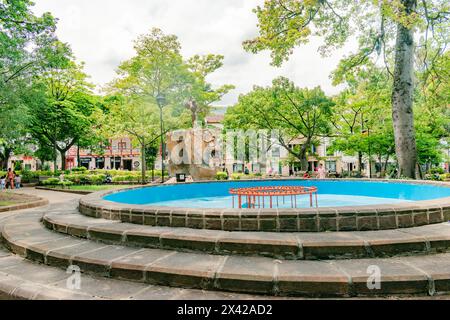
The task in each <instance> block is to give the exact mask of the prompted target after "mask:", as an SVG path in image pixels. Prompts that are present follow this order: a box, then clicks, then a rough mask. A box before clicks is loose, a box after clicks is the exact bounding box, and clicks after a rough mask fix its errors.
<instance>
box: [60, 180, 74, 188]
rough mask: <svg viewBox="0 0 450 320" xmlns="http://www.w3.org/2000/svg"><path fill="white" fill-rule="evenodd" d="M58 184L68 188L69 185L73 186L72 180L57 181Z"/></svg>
mask: <svg viewBox="0 0 450 320" xmlns="http://www.w3.org/2000/svg"><path fill="white" fill-rule="evenodd" d="M58 186H60V187H62V188H63V189H66V188H68V189H70V187H71V186H73V182H72V181H60V182H58Z"/></svg>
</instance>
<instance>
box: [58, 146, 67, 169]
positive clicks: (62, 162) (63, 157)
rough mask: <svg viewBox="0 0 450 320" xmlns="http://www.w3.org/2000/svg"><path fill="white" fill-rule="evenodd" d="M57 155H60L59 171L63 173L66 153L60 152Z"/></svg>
mask: <svg viewBox="0 0 450 320" xmlns="http://www.w3.org/2000/svg"><path fill="white" fill-rule="evenodd" d="M59 153H60V155H61V171H65V170H66V151H64V150H60V151H59Z"/></svg>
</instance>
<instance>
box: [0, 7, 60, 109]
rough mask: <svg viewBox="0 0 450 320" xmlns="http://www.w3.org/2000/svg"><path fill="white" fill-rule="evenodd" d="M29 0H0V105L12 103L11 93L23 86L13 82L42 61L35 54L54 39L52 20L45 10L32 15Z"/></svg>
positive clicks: (53, 22) (29, 72) (28, 73)
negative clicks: (41, 13) (42, 12)
mask: <svg viewBox="0 0 450 320" xmlns="http://www.w3.org/2000/svg"><path fill="white" fill-rule="evenodd" d="M32 4H33V3H32V2H31V1H29V0H10V1H1V2H0V39H1V41H0V53H1V54H0V108H2V107H5V106H6V105H8V104H9V105H13V104H14V102H16V101H11V99H12V98H13V97H14V94H17V93H20V92H22V91H21V90H19V89H20V88H22V90H23V86H22V87H21V86H17V83H15V82H16V81H18V80H21V78H23V77H24V75H28V76H30V74H31V73H32V71H34V69H35V68H36V67H37V65H38V64H39V63H42V62H43V61H42V60H41V59H40V58H41V57H40V55H39V54H38V53H39V51H40V50H42V47H43V46H44V45H45V43H46V42H47V41H49V39H52V38H54V35H53V33H54V31H55V19H54V18H53V17H52V16H51V15H50V14H49V13H45V14H44V15H42V16H41V17H37V16H35V15H33V13H32V12H31V10H30V7H31V6H32Z"/></svg>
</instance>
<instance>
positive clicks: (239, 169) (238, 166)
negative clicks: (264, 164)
mask: <svg viewBox="0 0 450 320" xmlns="http://www.w3.org/2000/svg"><path fill="white" fill-rule="evenodd" d="M233 172H235V173H236V172H237V173H243V172H244V165H243V164H237V163H235V164H234V165H233Z"/></svg>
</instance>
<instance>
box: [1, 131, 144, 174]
mask: <svg viewBox="0 0 450 320" xmlns="http://www.w3.org/2000/svg"><path fill="white" fill-rule="evenodd" d="M78 159H79V160H80V161H79V162H80V163H78ZM141 161H142V160H141V149H140V148H135V147H133V143H132V140H131V139H130V138H127V137H124V138H120V139H113V140H110V142H109V146H107V147H105V149H104V150H102V151H100V152H99V151H92V150H83V149H80V150H78V147H77V146H74V147H72V148H70V150H69V151H68V152H67V154H66V169H67V170H70V169H73V168H76V167H85V168H86V169H88V170H95V169H105V170H114V169H116V170H128V171H137V170H141ZM18 162H19V163H21V165H22V167H23V168H24V169H27V170H31V171H35V170H42V169H43V167H44V165H47V166H48V167H49V168H50V170H53V169H54V163H53V162H47V163H46V164H43V163H41V161H40V160H39V159H36V158H34V157H31V156H24V155H14V156H12V157H11V158H10V160H9V163H8V167H9V168H14V167H15V165H16V163H18ZM56 162H57V164H58V169H60V164H61V157H60V155H59V154H58V158H57V161H56Z"/></svg>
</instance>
